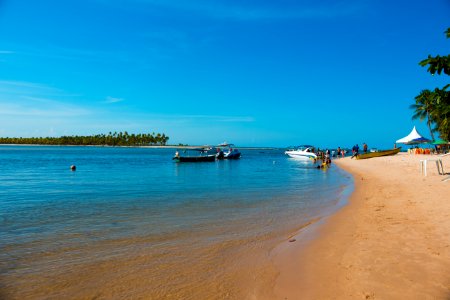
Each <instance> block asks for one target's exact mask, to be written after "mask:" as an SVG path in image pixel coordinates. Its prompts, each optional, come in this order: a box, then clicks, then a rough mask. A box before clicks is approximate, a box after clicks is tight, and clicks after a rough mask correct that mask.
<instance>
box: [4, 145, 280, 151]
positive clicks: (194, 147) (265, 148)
mask: <svg viewBox="0 0 450 300" xmlns="http://www.w3.org/2000/svg"><path fill="white" fill-rule="evenodd" d="M0 146H14V147H21V146H24V147H25V146H26V147H34V146H36V147H99V148H148V149H197V148H201V147H206V146H208V147H217V146H214V145H199V146H186V145H183V146H176V145H148V146H111V145H46V144H0ZM237 148H238V149H240V150H280V149H284V148H276V147H237Z"/></svg>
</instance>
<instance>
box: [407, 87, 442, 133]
mask: <svg viewBox="0 0 450 300" xmlns="http://www.w3.org/2000/svg"><path fill="white" fill-rule="evenodd" d="M415 99H416V103H415V104H411V105H410V106H409V108H411V109H414V115H413V117H412V118H413V120H415V119H419V120H420V121H423V120H425V119H427V125H428V129H429V130H430V135H431V138H432V139H433V141H434V135H433V130H432V129H431V123H432V121H433V120H432V119H431V114H432V112H433V110H434V108H435V107H436V100H435V99H436V98H435V95H434V93H433V92H431V91H430V90H428V89H427V90H423V91H421V92H420V94H419V95H418V96H416V98H415Z"/></svg>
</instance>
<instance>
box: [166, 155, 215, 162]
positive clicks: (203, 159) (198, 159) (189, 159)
mask: <svg viewBox="0 0 450 300" xmlns="http://www.w3.org/2000/svg"><path fill="white" fill-rule="evenodd" d="M173 159H174V160H175V161H177V162H212V161H215V160H216V156H215V155H207V156H178V157H177V156H175V157H174V158H173Z"/></svg>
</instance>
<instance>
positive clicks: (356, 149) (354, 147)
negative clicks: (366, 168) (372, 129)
mask: <svg viewBox="0 0 450 300" xmlns="http://www.w3.org/2000/svg"><path fill="white" fill-rule="evenodd" d="M352 151H353V155H352V157H351V158H353V157H355V156H358V154H359V146H358V144H356V145H355V146H353V148H352Z"/></svg>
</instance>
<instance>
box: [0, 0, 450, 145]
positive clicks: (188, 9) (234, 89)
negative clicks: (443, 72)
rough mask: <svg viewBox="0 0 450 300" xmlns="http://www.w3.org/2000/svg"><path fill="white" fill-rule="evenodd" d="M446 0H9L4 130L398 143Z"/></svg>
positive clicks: (0, 49) (2, 27)
mask: <svg viewBox="0 0 450 300" xmlns="http://www.w3.org/2000/svg"><path fill="white" fill-rule="evenodd" d="M449 21H450V1H448V0H445V1H444V0H430V1H403V0H400V1H387V0H380V1H368V0H367V1H366V0H348V1H347V0H344V1H336V0H335V1H304V0H297V1H293V0H291V1H289V0H287V1H253V0H250V1H244V0H241V1H234V0H223V1H212V0H211V1H207V0H201V1H176V0H165V1H163V0H128V1H124V0H123V1H121V0H111V1H107V0H90V1H86V0H78V1H46V0H42V1H26V0H14V1H13V0H9V1H8V0H3V1H1V0H0V136H23V137H31V136H61V135H90V134H97V133H108V132H109V131H128V132H130V133H143V132H146V133H148V132H159V133H165V134H166V135H168V136H169V137H170V140H169V143H171V144H178V143H188V144H218V143H221V142H223V141H229V142H234V143H235V144H238V145H241V146H280V147H283V146H289V145H297V144H315V145H318V146H322V147H337V146H341V147H351V146H352V145H353V144H355V143H359V144H361V143H363V142H366V143H368V144H369V147H379V148H382V147H391V146H392V145H393V143H394V141H395V140H397V139H399V138H401V137H404V136H406V135H407V134H409V132H410V131H411V129H412V127H413V126H414V125H416V126H417V128H418V130H419V132H421V133H422V134H424V135H425V136H427V137H429V133H428V132H427V128H426V126H425V124H424V123H423V122H422V123H421V122H419V121H413V120H411V116H412V111H411V110H410V109H409V108H408V107H409V105H410V104H412V103H413V101H414V97H415V96H416V95H418V94H419V92H420V91H421V90H422V89H425V88H429V89H434V88H435V87H442V86H443V85H444V84H446V83H448V82H449V80H448V77H447V78H446V77H445V76H431V75H429V74H428V73H427V72H426V69H425V68H422V67H420V66H419V65H418V62H419V61H421V60H422V59H424V58H426V57H427V55H428V54H431V55H437V54H440V55H446V54H448V53H449V52H450V51H449V50H450V40H448V39H446V38H445V35H444V31H445V30H446V28H448V27H450V22H449Z"/></svg>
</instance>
